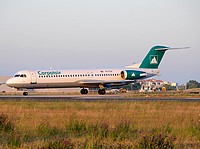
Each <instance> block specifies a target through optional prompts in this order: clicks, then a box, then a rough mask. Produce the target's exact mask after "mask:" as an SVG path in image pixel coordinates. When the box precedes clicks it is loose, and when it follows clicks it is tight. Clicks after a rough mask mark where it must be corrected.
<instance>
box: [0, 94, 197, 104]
mask: <svg viewBox="0 0 200 149" xmlns="http://www.w3.org/2000/svg"><path fill="white" fill-rule="evenodd" d="M8 100H15V101H22V100H23V101H24V100H27V101H85V102H87V101H90V102H91V101H187V102H200V98H188V97H179V98H173V97H163V98H157V97H155V98H154V97H146V98H145V97H142V98H141V97H138V98H137V97H123V96H120V95H52V96H50V95H48V96H45V95H30V96H19V95H16V96H15V95H12V96H11V95H10V96H4V95H1V96H0V101H8Z"/></svg>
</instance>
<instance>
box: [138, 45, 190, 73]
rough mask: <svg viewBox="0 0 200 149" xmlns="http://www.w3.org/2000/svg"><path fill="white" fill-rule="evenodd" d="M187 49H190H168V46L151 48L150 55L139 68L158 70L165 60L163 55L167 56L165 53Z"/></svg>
mask: <svg viewBox="0 0 200 149" xmlns="http://www.w3.org/2000/svg"><path fill="white" fill-rule="evenodd" d="M186 48H189V47H183V48H170V47H166V46H154V47H152V48H151V50H150V51H149V53H148V54H147V55H146V57H145V58H144V59H143V61H142V63H141V65H140V66H139V68H151V69H157V68H158V66H159V64H160V62H161V60H162V58H163V55H164V54H165V51H167V50H174V49H186Z"/></svg>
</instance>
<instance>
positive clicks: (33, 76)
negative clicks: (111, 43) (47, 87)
mask: <svg viewBox="0 0 200 149" xmlns="http://www.w3.org/2000/svg"><path fill="white" fill-rule="evenodd" d="M30 73H31V84H37V76H36V74H35V72H34V71H30Z"/></svg>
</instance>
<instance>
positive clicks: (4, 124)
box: [0, 114, 14, 132]
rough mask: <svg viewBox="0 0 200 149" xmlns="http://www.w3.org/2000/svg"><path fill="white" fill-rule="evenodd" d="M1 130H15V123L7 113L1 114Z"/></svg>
mask: <svg viewBox="0 0 200 149" xmlns="http://www.w3.org/2000/svg"><path fill="white" fill-rule="evenodd" d="M0 131H3V132H13V131H14V123H12V122H11V121H10V120H9V118H8V116H7V115H5V114H1V115H0Z"/></svg>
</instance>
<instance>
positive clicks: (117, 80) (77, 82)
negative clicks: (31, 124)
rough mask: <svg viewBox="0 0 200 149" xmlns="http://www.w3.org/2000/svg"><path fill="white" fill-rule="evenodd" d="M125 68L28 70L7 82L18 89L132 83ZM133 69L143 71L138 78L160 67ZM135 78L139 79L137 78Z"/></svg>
mask: <svg viewBox="0 0 200 149" xmlns="http://www.w3.org/2000/svg"><path fill="white" fill-rule="evenodd" d="M124 70H125V69H91V70H38V71H30V70H27V71H19V72H17V73H16V74H15V76H14V77H12V78H10V79H9V80H8V81H7V82H6V84H7V85H8V86H10V87H14V88H17V89H39V88H72V87H81V88H84V87H85V88H93V87H99V85H103V86H104V87H107V86H118V85H124V84H127V83H126V82H129V83H130V81H131V80H127V79H125V78H123V77H122V76H121V72H122V71H124ZM133 71H141V72H143V73H142V74H141V77H140V78H138V79H144V78H148V77H152V76H154V75H157V74H158V72H159V70H158V69H134V70H133ZM144 72H145V74H144ZM134 75H135V74H134ZM134 80H137V78H136V79H134ZM132 81H133V80H132Z"/></svg>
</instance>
